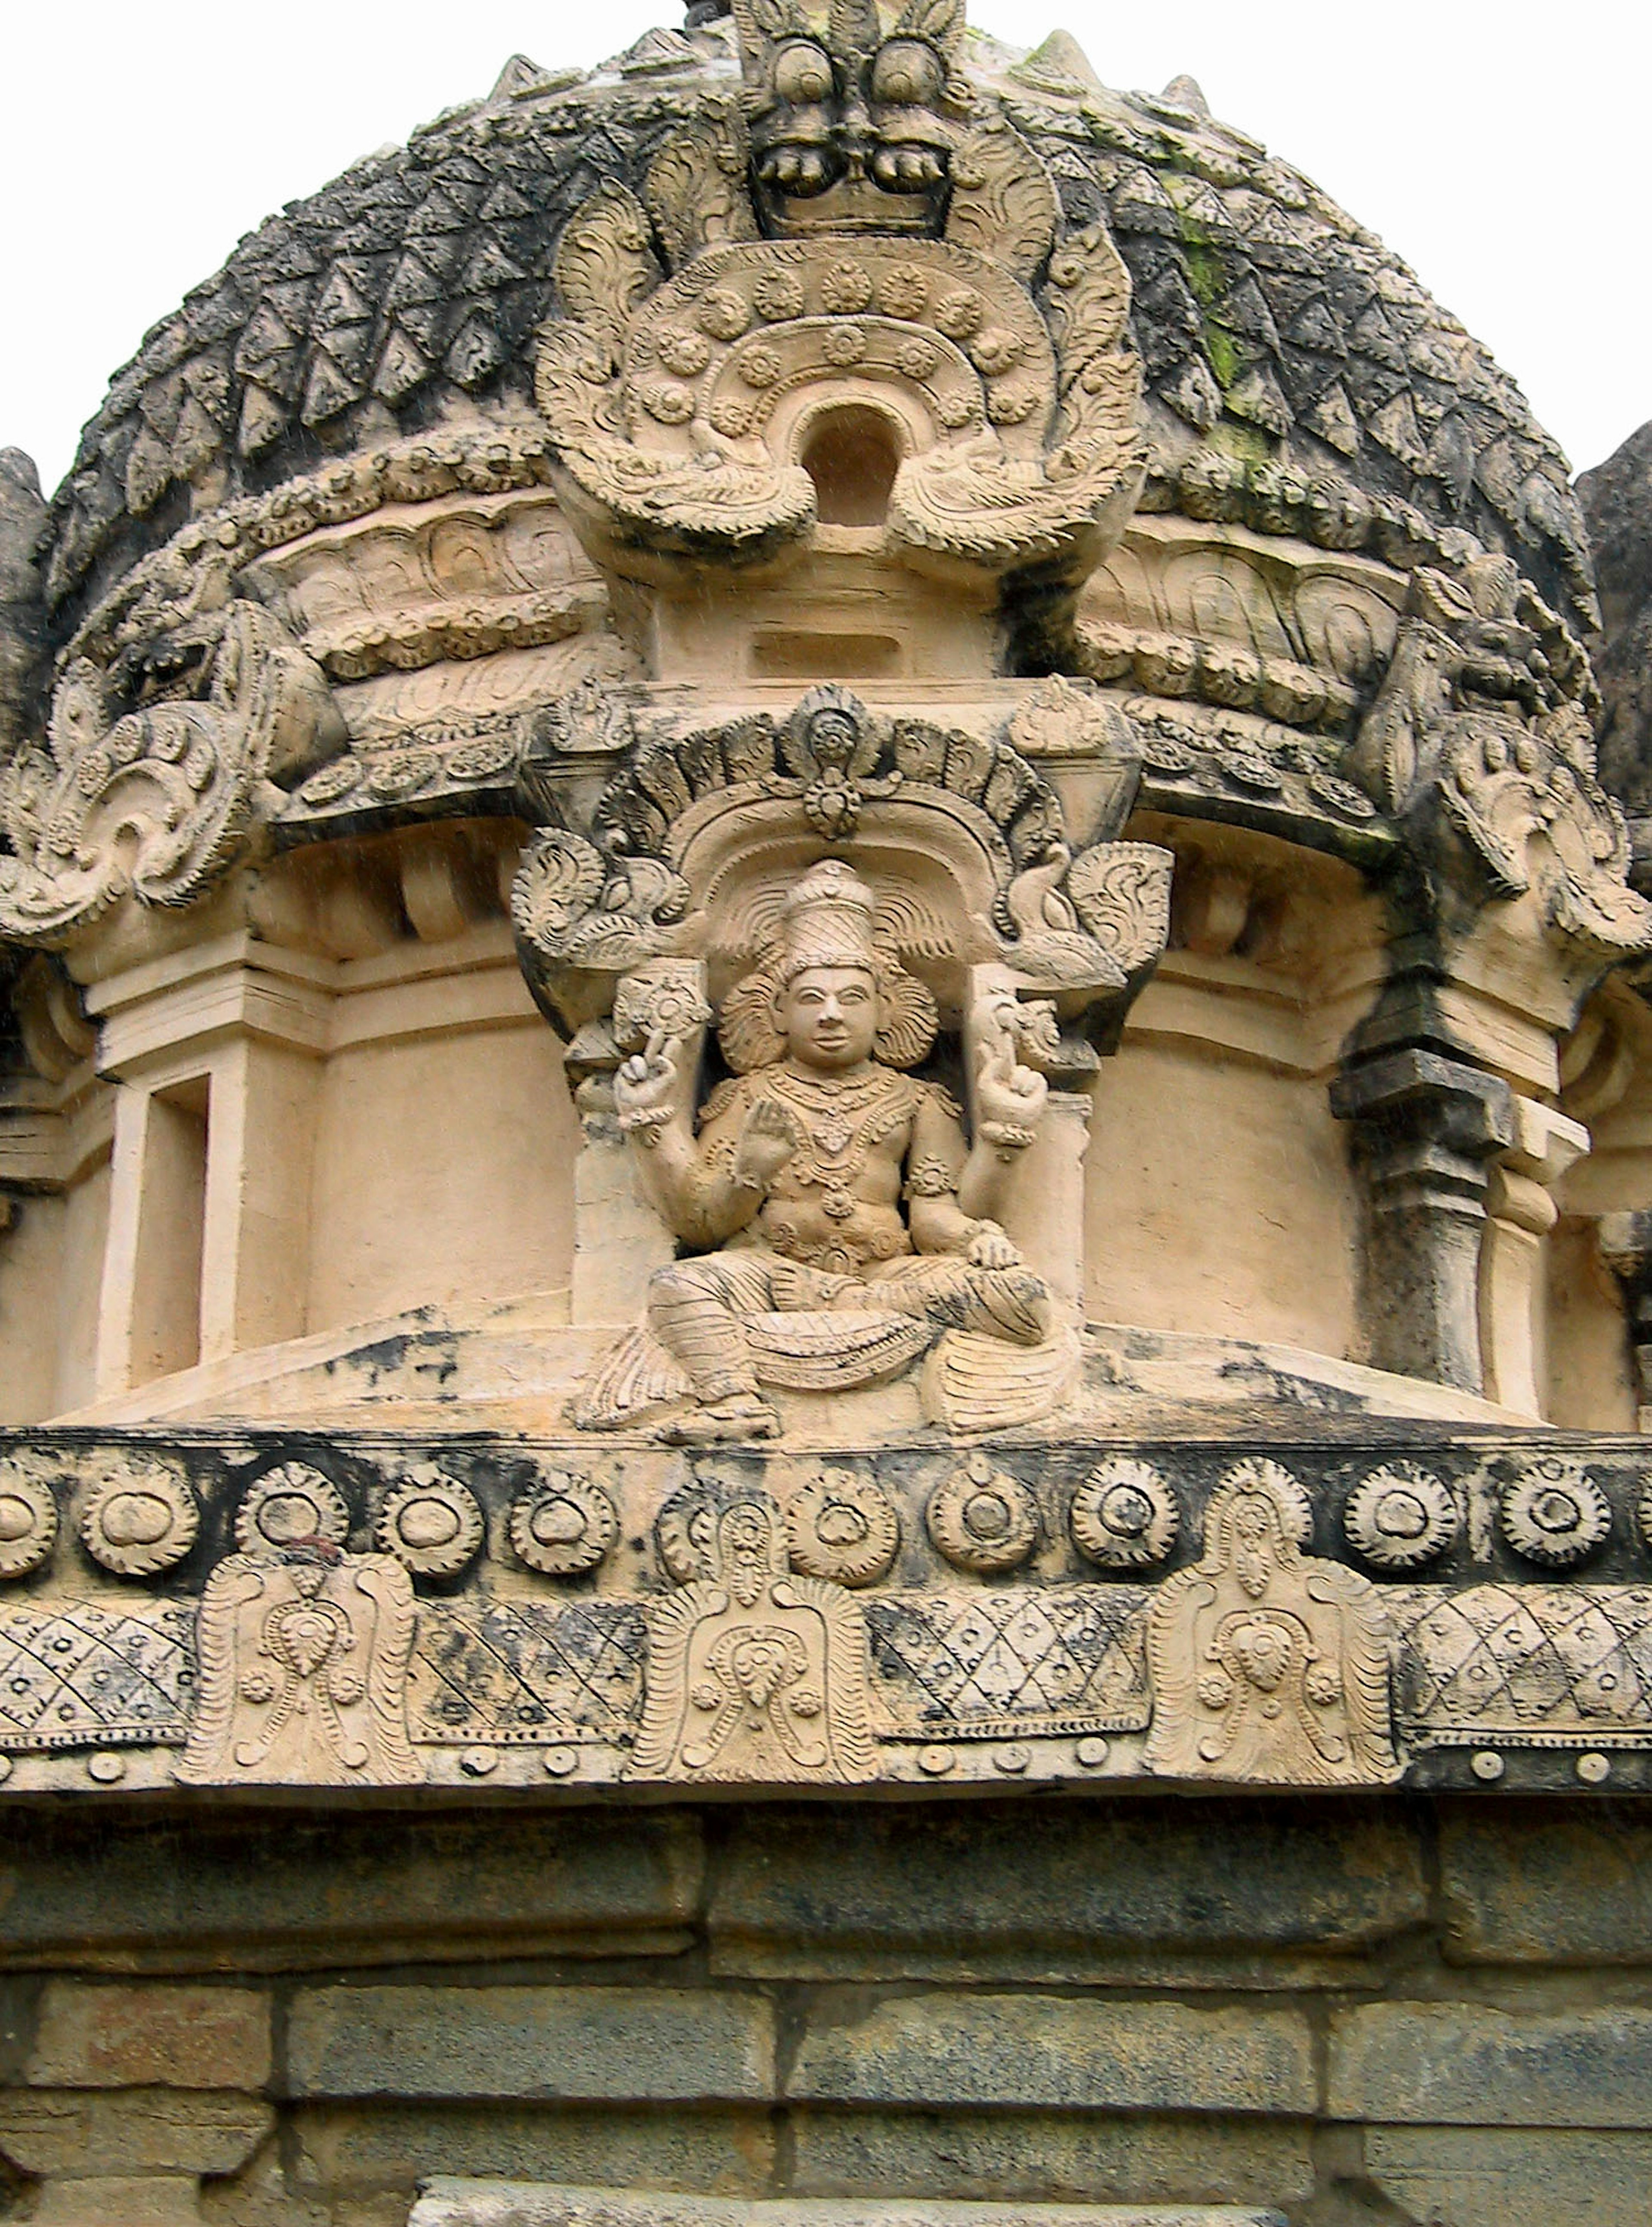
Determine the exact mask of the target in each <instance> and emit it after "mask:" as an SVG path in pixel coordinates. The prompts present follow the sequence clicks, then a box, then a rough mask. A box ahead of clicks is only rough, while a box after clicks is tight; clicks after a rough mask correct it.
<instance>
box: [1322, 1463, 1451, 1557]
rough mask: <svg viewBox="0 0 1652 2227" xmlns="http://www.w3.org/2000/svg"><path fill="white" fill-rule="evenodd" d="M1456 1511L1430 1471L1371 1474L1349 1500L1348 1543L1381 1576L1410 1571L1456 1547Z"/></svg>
mask: <svg viewBox="0 0 1652 2227" xmlns="http://www.w3.org/2000/svg"><path fill="white" fill-rule="evenodd" d="M1462 1522H1463V1519H1462V1516H1461V1515H1460V1514H1459V1512H1458V1509H1457V1503H1456V1501H1455V1500H1453V1499H1452V1497H1451V1494H1450V1493H1449V1492H1448V1491H1447V1490H1446V1489H1445V1485H1443V1484H1441V1483H1440V1480H1439V1479H1438V1477H1436V1476H1435V1475H1434V1474H1433V1472H1432V1471H1430V1470H1426V1469H1419V1468H1418V1467H1417V1465H1416V1464H1415V1463H1414V1462H1390V1463H1389V1464H1387V1466H1386V1467H1385V1468H1382V1469H1375V1470H1373V1471H1372V1472H1371V1474H1370V1476H1369V1477H1366V1478H1365V1479H1364V1480H1363V1481H1362V1483H1361V1484H1358V1485H1356V1486H1355V1489H1354V1490H1353V1491H1352V1492H1350V1493H1349V1496H1348V1505H1347V1506H1346V1507H1345V1508H1344V1509H1343V1530H1344V1531H1345V1532H1346V1533H1347V1535H1348V1542H1349V1546H1350V1547H1353V1548H1354V1549H1355V1552H1356V1553H1357V1554H1362V1555H1363V1556H1364V1557H1365V1560H1367V1561H1368V1562H1371V1563H1374V1564H1375V1567H1377V1568H1378V1569H1380V1570H1414V1569H1416V1568H1417V1567H1418V1566H1419V1564H1420V1563H1423V1562H1432V1560H1434V1559H1435V1557H1436V1556H1437V1555H1439V1554H1444V1553H1445V1550H1446V1548H1447V1547H1450V1546H1452V1545H1454V1544H1455V1543H1456V1540H1457V1533H1458V1531H1459V1530H1460V1529H1461V1528H1462Z"/></svg>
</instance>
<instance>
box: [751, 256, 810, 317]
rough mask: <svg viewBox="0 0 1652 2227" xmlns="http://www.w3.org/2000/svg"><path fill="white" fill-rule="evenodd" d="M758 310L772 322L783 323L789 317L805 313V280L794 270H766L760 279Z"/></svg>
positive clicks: (757, 287)
mask: <svg viewBox="0 0 1652 2227" xmlns="http://www.w3.org/2000/svg"><path fill="white" fill-rule="evenodd" d="M756 302H757V311H758V315H759V316H763V317H766V318H767V319H768V320H769V323H770V324H776V325H777V324H783V323H785V322H786V321H787V320H788V318H791V317H800V316H802V314H803V307H804V297H803V282H802V280H801V279H800V278H798V276H797V274H796V273H795V272H794V271H788V270H784V269H781V270H769V271H764V272H763V273H762V277H761V278H759V279H758V281H757V284H756Z"/></svg>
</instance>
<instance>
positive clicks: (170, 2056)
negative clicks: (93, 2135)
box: [27, 1980, 270, 2089]
mask: <svg viewBox="0 0 1652 2227" xmlns="http://www.w3.org/2000/svg"><path fill="white" fill-rule="evenodd" d="M27 2077H28V2079H29V2083H30V2084H31V2085H33V2086H36V2087H42V2088H139V2087H146V2086H156V2087H171V2088H240V2089H258V2088H262V2087H263V2086H264V2085H265V2083H266V2082H267V2081H268V2079H269V2077H270V2004H269V2000H268V1998H267V1997H266V1996H265V1995H262V1994H255V1993H253V1992H252V1989H250V1988H180V1987H144V1988H120V1987H104V1986H99V1985H97V1984H95V1983H86V1982H81V1981H73V1980H67V1981H66V1980H57V1981H53V1982H52V1983H51V1984H50V1985H49V1986H48V1988H47V1989H46V1992H45V1994H44V1995H43V1997H42V1999H41V2007H40V2023H39V2026H38V2028H37V2030H36V2032H35V2045H34V2048H33V2049H32V2051H31V2052H29V2068H28V2075H27Z"/></svg>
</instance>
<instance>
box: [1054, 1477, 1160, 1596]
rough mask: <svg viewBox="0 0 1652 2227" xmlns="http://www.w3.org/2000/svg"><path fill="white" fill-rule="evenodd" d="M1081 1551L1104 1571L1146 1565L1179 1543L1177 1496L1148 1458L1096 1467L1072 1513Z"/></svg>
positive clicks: (1075, 1502)
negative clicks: (1145, 1460) (1177, 1540)
mask: <svg viewBox="0 0 1652 2227" xmlns="http://www.w3.org/2000/svg"><path fill="white" fill-rule="evenodd" d="M1068 1521H1069V1522H1070V1523H1071V1525H1072V1529H1073V1541H1074V1544H1075V1546H1076V1547H1077V1548H1078V1550H1079V1552H1080V1554H1083V1555H1086V1556H1087V1557H1088V1560H1091V1561H1092V1562H1099V1563H1100V1566H1101V1567H1102V1568H1103V1569H1104V1570H1145V1569H1151V1567H1152V1565H1153V1564H1154V1563H1155V1562H1162V1561H1163V1560H1164V1559H1165V1557H1166V1555H1168V1554H1169V1553H1170V1549H1171V1547H1174V1546H1175V1544H1176V1535H1177V1531H1178V1530H1179V1529H1180V1528H1181V1511H1180V1510H1179V1509H1178V1508H1177V1504H1176V1495H1175V1494H1174V1493H1173V1492H1172V1491H1171V1490H1170V1487H1169V1486H1168V1485H1167V1484H1165V1482H1164V1478H1163V1477H1160V1475H1159V1474H1158V1471H1157V1470H1156V1469H1153V1468H1151V1467H1150V1466H1149V1464H1147V1463H1146V1462H1144V1461H1131V1460H1128V1459H1126V1458H1123V1457H1122V1456H1118V1457H1114V1458H1113V1459H1111V1460H1108V1461H1104V1462H1103V1463H1101V1464H1100V1466H1099V1467H1098V1468H1096V1469H1094V1470H1092V1471H1091V1472H1090V1474H1089V1476H1088V1477H1087V1478H1086V1480H1085V1482H1084V1483H1083V1484H1081V1485H1080V1487H1079V1489H1078V1490H1077V1491H1076V1492H1075V1494H1074V1495H1073V1505H1072V1509H1071V1511H1070V1514H1069V1516H1068Z"/></svg>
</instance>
